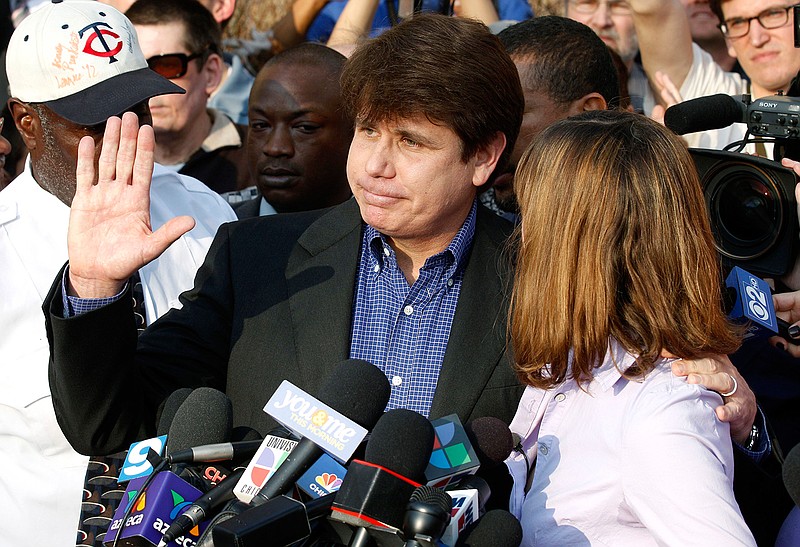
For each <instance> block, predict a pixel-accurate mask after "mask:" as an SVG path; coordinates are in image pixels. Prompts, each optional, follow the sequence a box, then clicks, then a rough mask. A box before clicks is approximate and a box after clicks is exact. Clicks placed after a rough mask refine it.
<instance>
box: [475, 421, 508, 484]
mask: <svg viewBox="0 0 800 547" xmlns="http://www.w3.org/2000/svg"><path fill="white" fill-rule="evenodd" d="M464 431H466V432H467V437H468V438H469V442H470V444H472V448H473V449H474V450H475V454H476V455H477V456H478V459H479V460H480V462H481V469H482V470H484V471H488V470H489V469H492V468H494V467H496V466H497V465H500V464H501V463H503V462H504V461H505V460H506V459H507V458H508V456H509V454H511V451H512V450H513V449H514V439H513V437H512V436H511V430H510V429H508V425H506V423H505V422H504V421H503V420H501V419H500V418H495V417H493V416H484V417H482V418H476V419H474V420H472V421H471V422H469V423H468V424H467V425H466V426H464Z"/></svg>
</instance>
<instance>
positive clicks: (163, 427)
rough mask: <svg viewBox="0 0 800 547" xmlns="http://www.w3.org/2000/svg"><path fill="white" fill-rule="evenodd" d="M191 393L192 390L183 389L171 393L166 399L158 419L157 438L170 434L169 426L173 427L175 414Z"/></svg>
mask: <svg viewBox="0 0 800 547" xmlns="http://www.w3.org/2000/svg"><path fill="white" fill-rule="evenodd" d="M191 392H192V390H191V389H190V388H188V387H182V388H180V389H176V390H175V391H173V392H172V393H170V395H169V397H167V398H166V400H165V401H164V403H163V404H162V405H161V413H160V416H159V418H158V427H157V428H156V436H158V437H160V436H161V435H166V434H167V433H169V426H171V425H172V421H173V420H174V419H175V413H176V412H178V409H179V408H180V407H181V405H182V404H183V402H184V401H185V400H186V397H188V396H189V394H190V393H191Z"/></svg>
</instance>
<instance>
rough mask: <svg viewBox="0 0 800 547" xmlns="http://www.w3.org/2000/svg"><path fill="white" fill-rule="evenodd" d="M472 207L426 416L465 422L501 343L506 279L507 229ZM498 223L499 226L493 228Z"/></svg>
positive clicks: (496, 359)
mask: <svg viewBox="0 0 800 547" xmlns="http://www.w3.org/2000/svg"><path fill="white" fill-rule="evenodd" d="M491 214H492V213H490V212H488V211H485V210H484V208H483V207H478V219H477V224H476V230H475V239H474V240H473V244H472V251H471V254H470V257H469V263H468V265H467V269H466V271H465V273H464V281H463V284H462V286H461V294H460V295H459V298H458V306H457V307H456V313H455V316H454V318H453V326H452V328H451V330H450V338H449V341H448V344H447V351H446V353H445V356H444V362H443V363H442V369H441V372H440V373H439V382H438V384H437V386H436V394H435V396H434V398H433V403H432V405H431V412H430V416H431V418H437V417H441V416H444V415H447V414H452V413H454V412H455V413H458V415H459V418H460V419H461V420H462V421H463V422H466V421H467V419H468V418H469V417H470V415H471V413H472V411H473V409H474V408H475V405H476V403H477V402H478V398H479V397H480V396H481V393H482V392H483V390H484V388H485V387H486V384H487V382H488V381H489V378H490V377H491V376H492V374H493V372H494V371H495V368H496V367H497V366H498V363H501V366H507V363H506V361H505V360H502V359H501V357H502V356H503V353H504V351H505V345H506V315H507V313H508V294H509V293H510V290H511V287H510V281H509V279H510V276H509V274H508V271H509V270H508V267H507V266H506V264H507V259H506V257H505V256H504V255H503V249H504V244H505V241H506V238H507V235H508V229H507V226H506V224H507V223H504V221H500V220H499V219H497V221H495V219H494V218H487V217H486V215H491ZM498 222H499V223H501V224H498Z"/></svg>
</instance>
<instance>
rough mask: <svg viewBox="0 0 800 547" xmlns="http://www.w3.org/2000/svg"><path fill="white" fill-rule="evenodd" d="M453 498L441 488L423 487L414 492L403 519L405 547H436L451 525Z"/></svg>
mask: <svg viewBox="0 0 800 547" xmlns="http://www.w3.org/2000/svg"><path fill="white" fill-rule="evenodd" d="M452 505H453V500H452V498H451V497H450V496H449V495H448V494H447V492H445V491H444V490H441V489H439V488H434V487H432V486H428V485H423V486H420V487H419V488H417V489H416V490H414V493H413V494H411V499H410V500H409V502H408V506H407V507H406V514H405V517H404V518H403V537H404V538H406V543H405V547H423V546H435V545H436V542H437V541H438V540H439V539H440V538H441V537H442V534H443V533H444V531H445V529H446V528H447V525H448V524H449V523H450V508H451V507H452Z"/></svg>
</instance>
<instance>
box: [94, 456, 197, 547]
mask: <svg viewBox="0 0 800 547" xmlns="http://www.w3.org/2000/svg"><path fill="white" fill-rule="evenodd" d="M145 480H146V478H144V477H142V478H138V479H133V480H132V481H130V482H129V483H128V488H127V490H125V494H124V495H123V497H122V502H121V503H120V504H119V507H118V508H117V512H116V513H114V519H113V520H112V521H111V526H109V528H108V532H107V533H106V536H105V538H104V540H103V541H104V543H105V545H106V546H107V547H108V546H111V545H112V544H113V543H114V540H115V539H116V537H117V534H118V533H119V530H120V528H122V517H123V516H124V515H125V511H126V510H127V508H128V506H129V505H130V504H131V503H134V501H135V505H134V507H133V510H132V511H131V514H130V516H129V517H128V520H127V521H126V522H125V527H124V528H122V535H121V537H120V540H124V541H120V542H119V544H120V545H127V546H130V547H138V546H142V547H152V546H153V545H158V544H159V542H160V541H161V538H162V536H163V535H164V532H166V531H167V529H168V528H169V525H170V524H171V523H172V521H173V520H175V519H176V518H177V517H178V515H180V514H181V513H183V511H185V510H186V509H187V508H188V507H189V506H190V505H191V504H192V502H193V501H195V500H196V499H197V498H199V497H200V496H201V495H202V492H201V491H200V490H198V489H197V488H195V487H194V486H192V485H191V484H189V483H187V482H186V481H184V480H183V479H181V478H180V477H178V476H177V475H176V474H175V473H173V472H171V471H162V472H161V473H158V474H157V475H156V476H155V478H154V479H153V481H152V482H151V483H150V486H148V487H147V490H146V491H145V492H144V494H142V495H141V496H138V499H137V494H138V493H139V490H140V488H141V487H142V485H143V484H144V482H145ZM205 527H206V523H202V524H201V525H200V526H198V527H195V528H193V529H192V530H190V531H189V532H188V533H187V534H186V535H184V536H181V537H178V538H176V539H175V540H174V541H172V542H170V543H169V544H168V546H169V547H185V546H187V545H192V544H193V543H194V542H196V541H197V540H198V539H199V538H200V535H201V534H202V533H203V530H204V529H205Z"/></svg>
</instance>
